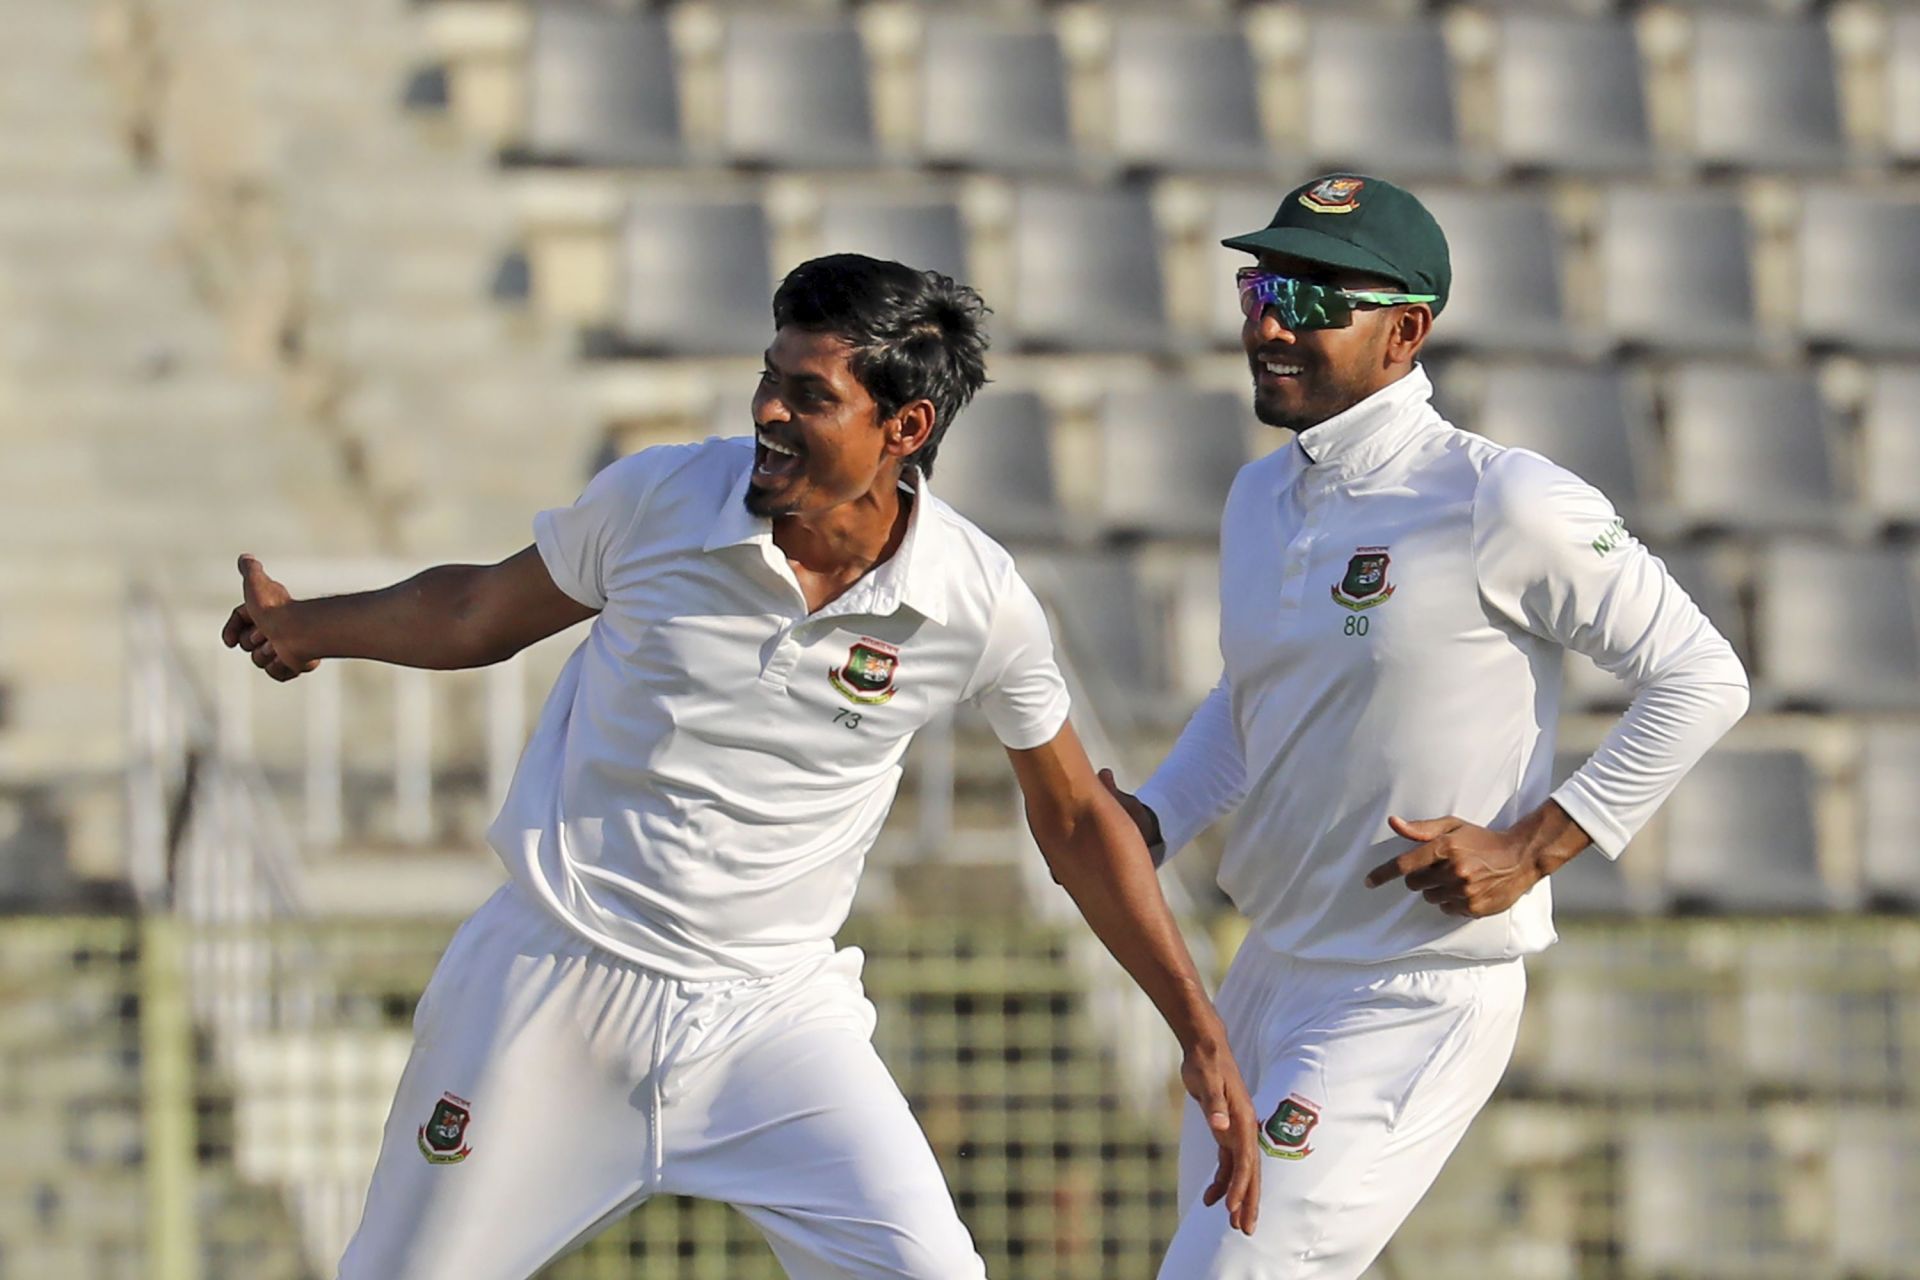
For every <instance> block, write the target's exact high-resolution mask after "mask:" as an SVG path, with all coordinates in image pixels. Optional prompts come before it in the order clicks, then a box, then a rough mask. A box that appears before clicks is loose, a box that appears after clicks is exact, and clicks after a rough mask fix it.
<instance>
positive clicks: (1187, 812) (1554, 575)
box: [1140, 367, 1747, 964]
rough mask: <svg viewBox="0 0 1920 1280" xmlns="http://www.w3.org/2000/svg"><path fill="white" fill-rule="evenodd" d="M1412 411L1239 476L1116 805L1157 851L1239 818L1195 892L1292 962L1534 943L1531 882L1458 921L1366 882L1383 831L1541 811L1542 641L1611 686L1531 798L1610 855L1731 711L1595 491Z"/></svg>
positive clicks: (1675, 605)
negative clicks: (1226, 900)
mask: <svg viewBox="0 0 1920 1280" xmlns="http://www.w3.org/2000/svg"><path fill="white" fill-rule="evenodd" d="M1431 395H1432V386H1431V384H1430V383H1429V382H1428V380H1427V377H1426V374H1425V372H1424V371H1422V370H1421V369H1419V368H1418V367H1416V368H1415V369H1413V370H1412V371H1411V372H1410V373H1409V374H1407V376H1405V377H1403V378H1401V379H1400V380H1399V381H1397V382H1395V383H1393V384H1391V385H1390V386H1388V387H1386V388H1384V389H1382V390H1381V391H1379V392H1377V393H1375V394H1374V395H1372V396H1370V397H1368V398H1367V399H1366V400H1364V401H1362V402H1361V403H1359V404H1357V405H1355V406H1353V407H1352V408H1351V409H1348V410H1347V411H1346V412H1345V413H1342V414H1339V415H1337V416H1336V417H1333V418H1329V419H1328V420H1327V421H1325V422H1323V423H1320V424H1319V425H1317V426H1315V427H1312V428H1310V429H1308V430H1307V431H1305V432H1302V433H1301V434H1300V436H1299V437H1298V440H1297V442H1296V443H1295V444H1293V445H1290V446H1288V447H1287V448H1285V449H1282V450H1279V451H1277V452H1275V453H1273V454H1271V455H1269V456H1268V457H1266V458H1263V459H1261V460H1259V461H1257V462H1253V463H1250V464H1248V465H1247V466H1246V467H1245V468H1244V469H1243V470H1242V471H1241V472H1240V474H1239V476H1238V477H1237V478H1236V480H1235V482H1234V485H1233V489H1232V492H1231V494H1230V496H1229V497H1228V499H1227V506H1226V510H1225V512H1224V514H1223V516H1222V523H1221V548H1220V650H1221V656H1222V658H1223V659H1224V673H1223V675H1222V676H1221V681H1220V684H1219V686H1218V687H1216V688H1215V690H1214V692H1213V693H1212V695H1211V696H1209V697H1208V699H1207V700H1206V701H1205V702H1204V703H1202V704H1201V706H1200V708H1199V710H1198V711H1196V712H1195V713H1194V716H1193V718H1192V720H1190V721H1189V722H1188V724H1187V727H1186V729H1185V730H1184V731H1183V732H1182V734H1181V736H1180V740H1179V741H1178V742H1177V743H1176V744H1175V746H1174V749H1173V751H1172V752H1171V754H1169V756H1168V757H1167V760H1166V761H1165V762H1164V763H1163V764H1162V765H1161V767H1160V769H1159V770H1158V771H1157V772H1156V773H1155V774H1154V775H1153V777H1152V778H1151V779H1149V780H1148V782H1147V783H1146V785H1145V786H1143V787H1142V788H1141V789H1140V798H1141V800H1142V801H1144V802H1145V803H1146V804H1148V805H1149V806H1151V807H1152V808H1153V810H1154V812H1155V813H1156V814H1158V815H1159V818H1160V824H1161V828H1162V831H1163V832H1164V834H1165V836H1166V841H1167V848H1168V850H1169V852H1171V851H1173V850H1176V849H1178V848H1179V847H1180V846H1181V845H1183V844H1185V843H1187V842H1188V841H1190V840H1191V839H1192V838H1193V837H1194V836H1195V835H1196V834H1198V832H1199V831H1200V830H1201V829H1202V828H1204V827H1205V826H1206V825H1207V824H1208V823H1210V822H1212V821H1213V820H1214V819H1216V818H1218V817H1220V816H1222V815H1223V814H1225V813H1226V812H1227V811H1228V810H1229V809H1231V808H1233V807H1234V806H1235V805H1236V804H1237V805H1238V806H1239V813H1238V815H1237V817H1236V820H1235V823H1234V826H1233V829H1232V834H1231V835H1230V837H1229V840H1228V845H1227V850H1226V854H1225V856H1224V858H1223V860H1222V862H1221V864H1220V887H1221V888H1222V889H1224V890H1225V891H1226V893H1227V894H1228V896H1230V897H1231V898H1232V899H1233V901H1234V903H1235V904H1236V905H1238V906H1239V908H1240V910H1241V911H1242V912H1244V913H1245V914H1246V915H1247V916H1248V917H1249V919H1250V920H1251V922H1252V926H1253V930H1254V932H1255V933H1256V934H1257V935H1258V936H1259V937H1260V938H1261V939H1262V940H1263V941H1264V942H1265V943H1266V945H1267V946H1268V947H1270V948H1272V949H1273V950H1275V951H1278V952H1281V953H1283V954H1287V955H1292V956H1297V957H1299V958H1302V959H1309V960H1330V961H1343V962H1350V963H1363V964H1364V963H1376V962H1382V961H1389V960H1397V959H1402V958H1406V957H1410V956H1416V955H1422V954H1435V955H1444V956H1457V957H1463V958H1468V959H1488V960H1492V959H1504V958H1508V957H1512V956H1517V955H1523V954H1525V953H1528V952H1532V951H1538V950H1540V949H1541V948H1543V947H1545V946H1547V945H1548V944H1549V943H1551V942H1552V941H1553V939H1554V932H1553V921H1552V912H1551V906H1550V903H1551V890H1550V889H1549V887H1548V885H1549V884H1550V883H1551V878H1549V879H1548V880H1547V881H1543V882H1541V883H1540V884H1538V885H1536V886H1535V887H1534V888H1533V889H1532V890H1530V891H1529V892H1528V893H1527V894H1526V895H1525V896H1524V897H1523V898H1521V899H1520V901H1519V902H1518V903H1516V904H1515V905H1514V906H1513V908H1512V909H1511V910H1508V911H1506V912H1503V913H1501V914H1500V915H1496V916H1489V917H1485V918H1482V919H1477V920H1462V919H1460V918H1459V917H1456V916H1450V915H1447V914H1445V913H1444V912H1442V911H1441V910H1440V908H1439V907H1437V906H1434V905H1433V904H1432V903H1429V902H1427V901H1426V899H1425V898H1423V897H1422V896H1421V895H1420V894H1418V893H1413V892H1410V891H1409V890H1407V888H1406V887H1405V886H1404V885H1403V884H1401V883H1400V882H1398V881H1396V882H1393V883H1391V884H1387V885H1383V886H1381V887H1379V888H1377V889H1368V888H1367V887H1366V886H1365V883H1364V880H1365V876H1366V874H1367V872H1368V871H1370V870H1372V869H1373V868H1374V867H1375V866H1378V865H1379V864H1380V863H1382V862H1384V861H1386V860H1387V859H1388V858H1391V857H1394V856H1395V855H1397V854H1399V853H1402V852H1404V851H1405V850H1406V849H1408V848H1410V847H1411V846H1410V845H1409V844H1408V843H1407V842H1406V841H1404V840H1401V839H1400V838H1398V837H1396V836H1395V835H1394V834H1393V833H1392V831H1391V830H1390V829H1389V828H1388V826H1387V817H1388V815H1390V814H1391V815H1395V816H1398V817H1402V818H1407V819H1413V820H1417V819H1424V818H1439V817H1445V816H1447V815H1449V814H1451V815H1456V816H1459V817H1461V818H1465V819H1466V820H1468V821H1469V822H1474V823H1479V824H1481V825H1483V826H1488V827H1495V828H1500V827H1505V826H1508V825H1510V824H1511V823H1512V822H1513V821H1514V820H1516V819H1518V818H1520V817H1521V816H1523V815H1524V814H1526V813H1527V812H1529V811H1531V810H1532V809H1534V808H1535V807H1537V806H1538V805H1539V804H1541V803H1542V802H1543V801H1544V800H1546V799H1547V796H1548V788H1549V785H1550V781H1551V771H1552V767H1553V750H1554V729H1555V723H1556V721H1557V719H1558V716H1559V709H1560V673H1561V663H1562V653H1561V650H1562V648H1563V647H1566V648H1572V649H1576V650H1578V651H1580V652H1581V653H1584V654H1586V655H1588V656H1589V657H1591V658H1593V659H1594V660H1595V661H1596V662H1598V663H1599V665H1600V666H1602V667H1603V668H1605V669H1606V670H1608V671H1610V672H1612V673H1614V674H1615V675H1617V676H1619V677H1621V678H1622V679H1624V680H1625V681H1627V682H1628V684H1629V685H1630V686H1631V687H1632V688H1633V690H1634V694H1633V700H1632V702H1631V704H1630V706H1629V707H1628V709H1627V711H1626V712H1625V713H1624V714H1623V715H1622V717H1621V719H1620V721H1619V723H1618V724H1617V725H1615V726H1614V728H1613V731H1612V732H1611V733H1610V734H1609V735H1608V736H1607V738H1606V739H1605V741H1604V742H1603V743H1602V744H1601V746H1600V748H1599V750H1598V751H1596V752H1595V753H1594V755H1593V757H1592V758H1591V759H1589V760H1588V761H1587V762H1586V763H1585V765H1584V766H1583V767H1582V768H1580V769H1579V771H1578V772H1576V773H1575V774H1574V775H1573V776H1572V777H1571V778H1569V779H1568V780H1567V781H1566V782H1565V783H1564V784H1563V785H1562V786H1561V787H1560V788H1559V789H1558V790H1556V791H1554V792H1553V798H1554V799H1555V800H1557V801H1558V802H1559V803H1560V805H1561V806H1562V807H1563V808H1564V809H1565V810H1566V811H1567V813H1568V814H1569V816H1571V817H1572V818H1573V820H1574V821H1575V822H1577V823H1579V824H1580V826H1581V827H1582V828H1583V829H1584V830H1585V831H1586V832H1587V833H1588V834H1589V835H1590V836H1591V837H1592V838H1593V842H1594V844H1595V845H1596V846H1597V847H1598V848H1599V850H1600V851H1601V852H1602V853H1604V854H1605V855H1606V856H1608V857H1617V856H1618V855H1619V853H1620V850H1621V848H1622V847H1623V846H1624V845H1625V844H1626V842H1627V840H1628V838H1629V837H1631V836H1632V835H1633V833H1634V832H1636V831H1637V830H1639V829H1640V827H1641V825H1642V824H1643V823H1645V822H1646V820H1647V818H1648V817H1649V816H1650V815H1651V814H1652V813H1653V811H1654V809H1655V808H1656V807H1658V805H1659V804H1660V802H1661V801H1662V800H1664V799H1665V798H1666V796H1667V794H1668V793H1669V792H1671V791H1672V790H1673V788H1674V786H1675V785H1676V784H1677V783H1678V782H1679V781H1680V779H1681V777H1682V776H1684V775H1685V774H1686V772H1687V770H1688V769H1690V768H1691V767H1692V766H1693V764H1694V762H1695V761H1696V760H1698V759H1699V758H1700V757H1701V756H1702V755H1703V754H1705V752H1706V750H1707V748H1708V747H1710V746H1711V745H1712V744H1713V743H1714V742H1715V741H1716V740H1717V739H1718V738H1719V737H1720V735H1721V734H1723V733H1724V732H1725V731H1726V730H1727V728H1728V727H1729V726H1731V725H1732V724H1733V722H1734V721H1735V720H1737V719H1739V717H1740V716H1741V714H1742V713H1743V712H1744V711H1745V709H1746V705H1747V681H1746V673H1745V672H1744V671H1743V670H1742V669H1741V666H1740V662H1739V660H1738V659H1737V658H1736V657H1735V656H1734V653H1733V650H1732V648H1731V647H1730V646H1729V645H1728V644H1727V642H1726V640H1725V639H1724V638H1722V637H1721V635H1720V633H1719V632H1717V631H1716V630H1714V628H1713V626H1712V625H1711V624H1710V623H1709V622H1708V621H1707V620H1706V618H1705V617H1704V616H1703V615H1702V614H1701V612H1700V610H1699V609H1698V608H1696V607H1695V606H1694V603H1693V602H1692V601H1691V600H1690V599H1688V598H1687V595H1686V593H1685V592H1683V591H1681V590H1680V588H1679V587H1678V586H1676V585H1675V584H1674V581H1673V579H1672V578H1671V577H1669V576H1668V574H1667V571H1666V568H1665V566H1663V565H1662V564H1661V563H1660V561H1659V560H1658V559H1656V558H1654V557H1653V556H1652V555H1649V554H1648V552H1647V550H1646V548H1645V547H1643V546H1642V545H1641V544H1640V543H1639V541H1638V540H1636V539H1635V538H1634V537H1633V535H1632V534H1630V533H1628V532H1627V531H1626V527H1625V525H1624V524H1623V523H1622V522H1621V521H1620V520H1619V519H1618V518H1617V517H1616V516H1615V514H1614V510H1613V507H1612V505H1611V504H1610V503H1608V501H1607V499H1606V498H1605V497H1604V496H1603V495H1602V494H1601V493H1600V492H1599V491H1598V490H1597V489H1595V488H1593V487H1592V486H1591V485H1589V484H1587V483H1585V482H1584V481H1582V480H1581V479H1579V477H1577V476H1575V475H1573V474H1572V473H1570V472H1568V471H1565V470H1563V469H1561V468H1560V467H1557V466H1555V465H1554V464H1553V463H1551V462H1549V461H1547V460H1546V459H1545V458H1542V457H1540V456H1539V455H1538V454H1534V453H1529V452H1527V451H1525V450H1522V449H1505V448H1502V447H1500V446H1499V445H1496V444H1493V443H1492V442H1490V441H1488V440H1485V439H1482V438H1481V437H1479V436H1475V435H1471V434H1469V433H1467V432H1464V431H1458V430H1455V429H1454V428H1453V427H1450V426H1448V425H1447V424H1446V423H1445V422H1444V421H1442V420H1441V418H1440V415H1439V414H1438V413H1436V412H1435V411H1434V409H1433V407H1432V406H1431V405H1430V404H1429V403H1428V399H1429V397H1430V396H1431ZM1581 856H1583V857H1592V856H1594V855H1593V854H1592V853H1586V854H1583V855H1581Z"/></svg>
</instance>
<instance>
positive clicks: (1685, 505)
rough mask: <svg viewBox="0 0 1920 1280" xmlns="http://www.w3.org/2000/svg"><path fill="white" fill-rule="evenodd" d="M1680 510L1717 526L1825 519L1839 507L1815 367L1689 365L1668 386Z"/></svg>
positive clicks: (1800, 524)
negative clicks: (1812, 372)
mask: <svg viewBox="0 0 1920 1280" xmlns="http://www.w3.org/2000/svg"><path fill="white" fill-rule="evenodd" d="M1666 424H1667V438H1668V442H1669V448H1670V453H1669V457H1668V476H1669V483H1670V487H1671V490H1672V498H1673V504H1674V509H1675V514H1676V515H1677V517H1678V518H1679V519H1680V520H1682V521H1683V522H1686V523H1689V524H1692V525H1695V526H1704V527H1711V528H1731V529H1751V530H1760V531H1772V530H1789V529H1825V528H1829V527H1831V526H1832V525H1833V524H1834V522H1835V519H1836V516H1837V515H1838V503H1839V492H1838V490H1837V488H1836V486H1835V484H1834V478H1833V463H1832V460H1831V457H1830V454H1829V449H1830V447H1831V445H1830V442H1831V438H1832V426H1831V424H1830V422H1829V420H1828V413H1827V409H1826V406H1825V404H1824V403H1823V402H1822V401H1821V399H1820V393H1819V389H1818V388H1817V387H1816V386H1815V385H1814V382H1813V379H1812V377H1811V376H1809V375H1807V374H1805V373H1800V372H1796V371H1792V370H1783V369H1769V368H1762V367H1758V366H1749V365H1739V364H1718V363H1707V364H1691V365H1684V366H1682V367H1681V368H1680V369H1678V370H1677V371H1675V373H1674V374H1673V375H1672V377H1671V378H1670V379H1669V381H1668V384H1667V392H1666Z"/></svg>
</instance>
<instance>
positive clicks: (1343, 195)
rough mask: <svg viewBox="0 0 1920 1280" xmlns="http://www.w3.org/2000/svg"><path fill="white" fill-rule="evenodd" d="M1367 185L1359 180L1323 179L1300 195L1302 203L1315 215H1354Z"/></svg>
mask: <svg viewBox="0 0 1920 1280" xmlns="http://www.w3.org/2000/svg"><path fill="white" fill-rule="evenodd" d="M1366 185H1367V184H1366V183H1365V182H1364V181H1362V180H1361V179H1359V178H1322V179H1321V180H1320V181H1318V182H1316V183H1314V184H1313V185H1312V186H1311V187H1308V188H1307V189H1306V190H1305V191H1302V192H1301V193H1300V203H1301V204H1303V205H1305V206H1307V208H1309V209H1311V210H1313V211H1314V212H1315V213H1352V212H1353V211H1354V210H1355V209H1358V208H1359V207H1360V188H1362V187H1364V186H1366Z"/></svg>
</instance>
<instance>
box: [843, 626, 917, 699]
mask: <svg viewBox="0 0 1920 1280" xmlns="http://www.w3.org/2000/svg"><path fill="white" fill-rule="evenodd" d="M899 672H900V651H899V650H898V649H896V648H894V647H893V646H892V645H890V644H888V643H887V642H886V641H884V640H875V639H874V638H873V637H872V636H861V637H860V638H859V639H858V640H856V641H855V642H854V645H853V648H851V649H849V650H848V651H847V664H846V665H845V666H843V667H835V668H833V669H832V670H831V671H829V672H827V679H828V680H830V681H832V682H833V687H834V688H836V689H838V690H839V691H840V692H841V693H842V694H843V695H844V696H845V697H846V699H847V700H848V701H849V702H858V703H862V704H864V705H867V706H872V705H875V704H877V703H881V702H885V701H886V700H887V699H889V698H891V697H892V696H893V695H894V692H895V691H894V687H893V680H894V677H895V676H896V675H898V674H899Z"/></svg>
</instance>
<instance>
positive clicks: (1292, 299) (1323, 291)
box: [1233, 267, 1439, 329]
mask: <svg viewBox="0 0 1920 1280" xmlns="http://www.w3.org/2000/svg"><path fill="white" fill-rule="evenodd" d="M1233 282H1234V284H1236V285H1237V286H1239V289H1240V314H1242V315H1244V316H1246V317H1247V318H1248V319H1250V320H1251V319H1255V318H1257V317H1258V316H1259V315H1260V314H1261V313H1262V312H1264V311H1265V310H1266V309H1267V308H1268V307H1272V308H1274V310H1276V311H1278V312H1279V313H1280V323H1281V324H1283V325H1285V326H1286V327H1287V328H1289V329H1344V328H1346V327H1347V326H1348V325H1350V324H1352V323H1353V308H1354V306H1355V305H1356V304H1358V305H1361V306H1376V307H1391V306H1396V305H1398V304H1400V303H1402V302H1432V301H1433V300H1434V299H1435V298H1437V297H1439V295H1438V294H1434V293H1380V292H1378V291H1375V290H1372V289H1339V288H1336V287H1334V286H1333V285H1330V284H1315V283H1313V282H1312V281H1311V280H1296V279H1294V278H1293V277H1292V276H1283V275H1278V274H1276V273H1274V272H1272V271H1265V270H1262V269H1261V268H1259V267H1242V268H1240V270H1238V271H1236V272H1234V275H1233Z"/></svg>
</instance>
